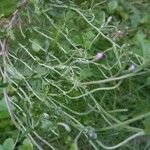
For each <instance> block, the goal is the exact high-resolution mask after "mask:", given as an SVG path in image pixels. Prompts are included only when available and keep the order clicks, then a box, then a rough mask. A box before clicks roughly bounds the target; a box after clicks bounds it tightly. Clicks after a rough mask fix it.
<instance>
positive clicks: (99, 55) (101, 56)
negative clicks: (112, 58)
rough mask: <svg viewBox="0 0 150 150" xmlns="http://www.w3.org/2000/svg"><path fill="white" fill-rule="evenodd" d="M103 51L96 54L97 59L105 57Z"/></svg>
mask: <svg viewBox="0 0 150 150" xmlns="http://www.w3.org/2000/svg"><path fill="white" fill-rule="evenodd" d="M103 55H104V54H103V53H102V52H98V53H97V54H96V60H99V59H102V58H103Z"/></svg>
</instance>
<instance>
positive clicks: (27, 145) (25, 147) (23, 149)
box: [18, 139, 33, 150]
mask: <svg viewBox="0 0 150 150" xmlns="http://www.w3.org/2000/svg"><path fill="white" fill-rule="evenodd" d="M18 150H33V145H32V143H31V142H30V140H29V139H25V140H24V141H23V143H22V145H21V146H19V149H18Z"/></svg>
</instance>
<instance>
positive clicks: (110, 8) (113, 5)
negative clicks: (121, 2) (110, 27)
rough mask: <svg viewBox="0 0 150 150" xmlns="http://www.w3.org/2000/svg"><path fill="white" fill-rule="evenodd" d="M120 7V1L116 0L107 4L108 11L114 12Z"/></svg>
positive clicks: (111, 0)
mask: <svg viewBox="0 0 150 150" xmlns="http://www.w3.org/2000/svg"><path fill="white" fill-rule="evenodd" d="M117 7H118V2H117V1H116V0H110V1H109V3H108V6H107V10H108V12H110V13H112V12H113V11H114V10H115V9H116V8H117Z"/></svg>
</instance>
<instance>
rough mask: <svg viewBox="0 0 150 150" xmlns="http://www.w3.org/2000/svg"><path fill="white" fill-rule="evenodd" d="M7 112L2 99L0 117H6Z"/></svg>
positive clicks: (7, 115)
mask: <svg viewBox="0 0 150 150" xmlns="http://www.w3.org/2000/svg"><path fill="white" fill-rule="evenodd" d="M8 117H9V114H8V111H7V108H6V106H5V104H4V102H3V101H0V119H4V118H8Z"/></svg>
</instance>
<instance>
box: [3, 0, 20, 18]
mask: <svg viewBox="0 0 150 150" xmlns="http://www.w3.org/2000/svg"><path fill="white" fill-rule="evenodd" d="M16 4H17V0H0V16H4V17H5V16H6V17H7V16H9V15H10V14H11V13H12V12H13V11H14V10H15V8H16Z"/></svg>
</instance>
